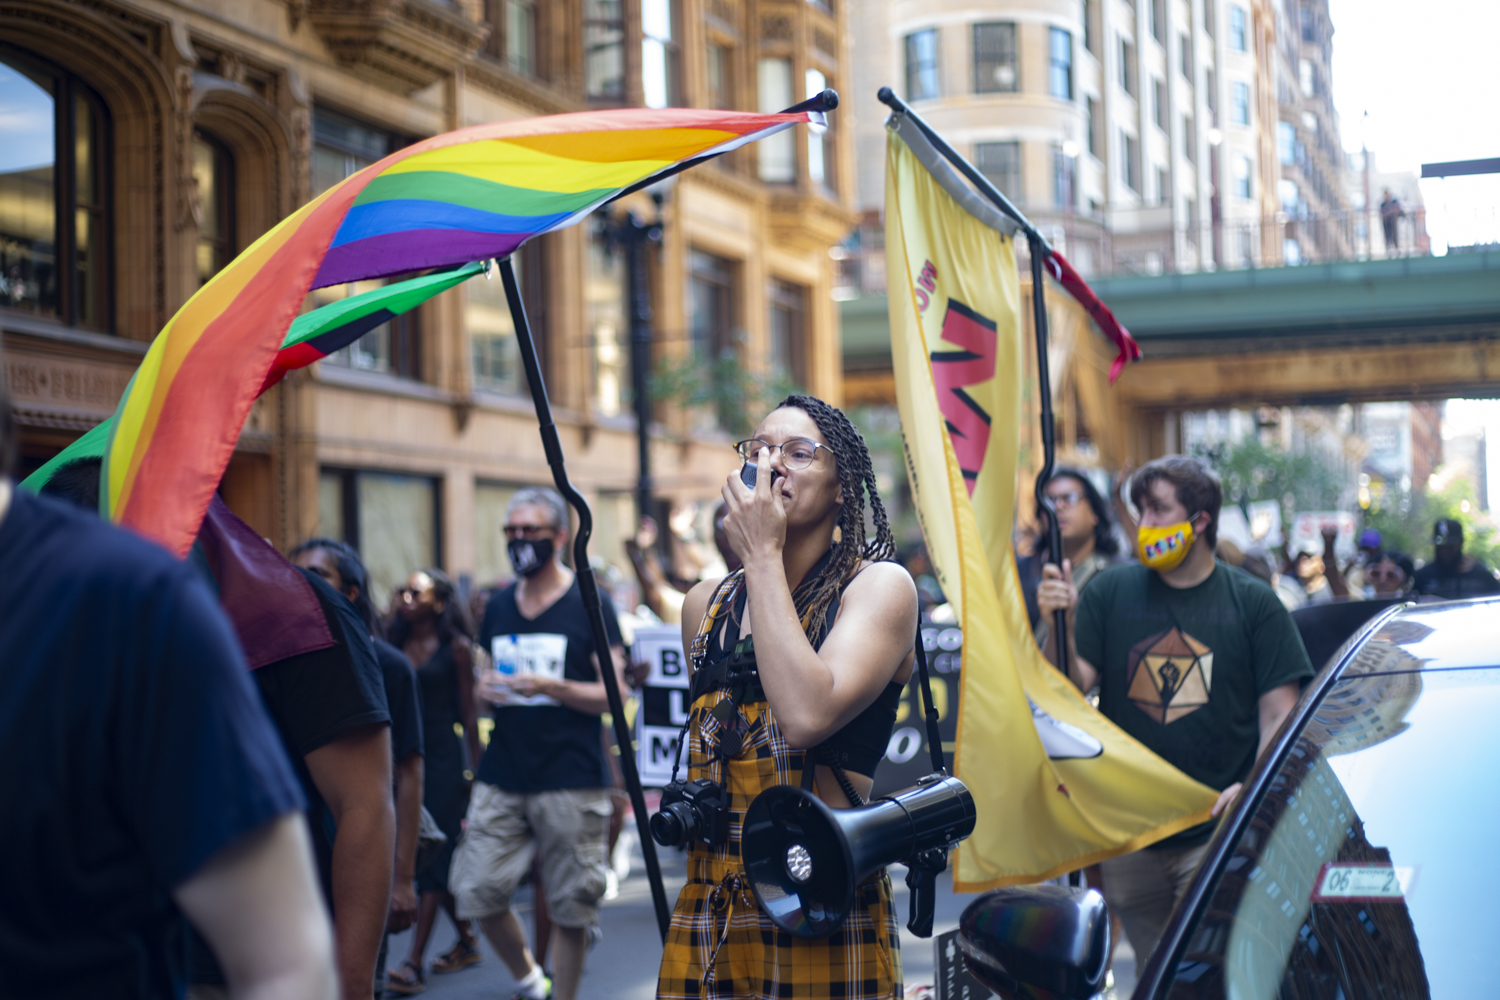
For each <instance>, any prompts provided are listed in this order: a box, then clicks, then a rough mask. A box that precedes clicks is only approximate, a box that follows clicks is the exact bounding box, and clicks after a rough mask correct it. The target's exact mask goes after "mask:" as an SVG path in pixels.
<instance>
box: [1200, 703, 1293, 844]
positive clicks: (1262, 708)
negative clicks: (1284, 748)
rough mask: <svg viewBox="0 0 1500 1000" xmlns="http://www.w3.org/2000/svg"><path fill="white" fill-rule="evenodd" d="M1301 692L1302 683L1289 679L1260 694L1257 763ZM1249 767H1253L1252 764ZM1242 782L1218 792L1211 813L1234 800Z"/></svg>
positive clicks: (1214, 813)
mask: <svg viewBox="0 0 1500 1000" xmlns="http://www.w3.org/2000/svg"><path fill="white" fill-rule="evenodd" d="M1301 694H1302V685H1301V684H1299V683H1297V682H1296V681H1290V682H1288V683H1286V684H1282V685H1280V686H1278V687H1273V688H1272V689H1271V690H1269V691H1267V692H1266V693H1265V694H1263V695H1261V696H1260V700H1259V701H1258V702H1257V710H1258V712H1259V715H1260V744H1259V745H1258V746H1257V747H1256V749H1255V760H1256V762H1257V763H1259V762H1260V759H1261V757H1263V756H1265V752H1266V747H1268V746H1270V745H1271V737H1273V736H1275V735H1276V731H1277V730H1278V729H1280V728H1281V724H1282V723H1283V722H1285V721H1286V717H1287V716H1288V715H1290V714H1292V709H1293V708H1295V707H1296V705H1297V699H1298V697H1300V696H1301ZM1251 767H1252V768H1253V767H1254V765H1251ZM1243 784H1244V783H1243V782H1240V781H1236V782H1235V783H1234V784H1232V785H1230V786H1229V787H1228V788H1226V789H1224V790H1223V791H1222V792H1220V793H1219V798H1218V801H1216V802H1215V803H1214V807H1213V815H1215V816H1217V815H1219V814H1220V813H1222V812H1223V811H1224V810H1225V809H1226V808H1227V807H1228V806H1229V804H1230V803H1231V802H1233V801H1234V798H1235V796H1237V795H1239V794H1240V788H1241V786H1242V785H1243Z"/></svg>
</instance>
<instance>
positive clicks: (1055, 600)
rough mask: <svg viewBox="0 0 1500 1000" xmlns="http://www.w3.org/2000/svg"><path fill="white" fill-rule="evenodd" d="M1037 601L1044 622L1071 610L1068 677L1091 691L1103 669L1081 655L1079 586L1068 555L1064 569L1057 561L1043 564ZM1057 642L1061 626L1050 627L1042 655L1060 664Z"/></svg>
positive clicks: (1069, 615)
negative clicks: (1058, 629) (1074, 580)
mask: <svg viewBox="0 0 1500 1000" xmlns="http://www.w3.org/2000/svg"><path fill="white" fill-rule="evenodd" d="M1036 605H1037V608H1038V609H1039V610H1040V611H1041V613H1042V621H1044V622H1049V623H1050V622H1052V621H1053V619H1054V616H1055V615H1056V614H1057V612H1059V611H1066V612H1067V613H1068V619H1067V621H1068V635H1067V642H1068V680H1070V681H1072V682H1073V685H1074V686H1075V687H1076V688H1078V690H1080V691H1082V692H1083V693H1084V694H1088V693H1089V692H1090V691H1092V690H1094V685H1096V684H1098V683H1099V671H1098V670H1097V669H1096V668H1095V667H1094V665H1093V664H1092V663H1090V662H1089V661H1088V660H1086V659H1084V658H1083V657H1081V656H1079V655H1078V629H1077V625H1078V588H1077V587H1075V586H1073V566H1072V563H1070V562H1069V561H1068V560H1067V559H1064V560H1063V564H1062V568H1061V569H1059V568H1058V567H1057V565H1056V564H1055V563H1048V564H1047V565H1045V566H1043V567H1042V582H1041V583H1040V584H1038V585H1037V588H1036ZM1057 642H1058V637H1057V629H1055V628H1053V629H1049V630H1048V635H1047V642H1046V644H1045V645H1044V646H1043V647H1042V655H1043V656H1045V657H1046V658H1047V662H1048V663H1051V664H1052V665H1053V666H1056V665H1057Z"/></svg>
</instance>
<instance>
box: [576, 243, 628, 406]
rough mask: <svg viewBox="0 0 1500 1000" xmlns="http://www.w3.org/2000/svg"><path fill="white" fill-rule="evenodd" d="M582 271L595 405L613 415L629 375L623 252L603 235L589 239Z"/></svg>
mask: <svg viewBox="0 0 1500 1000" xmlns="http://www.w3.org/2000/svg"><path fill="white" fill-rule="evenodd" d="M587 263H588V268H587V270H586V271H585V273H584V285H583V306H584V322H585V323H586V324H587V325H588V338H589V345H590V348H591V350H590V353H591V355H592V357H593V369H594V371H593V378H594V406H595V407H596V408H597V409H598V412H599V413H601V414H603V415H605V416H608V417H612V416H615V415H616V414H618V413H619V412H620V409H621V404H622V402H623V400H624V398H625V385H626V381H627V379H628V378H629V372H628V367H627V362H628V361H629V354H630V320H629V309H628V306H627V304H626V288H625V255H624V253H611V252H610V248H609V246H608V244H607V243H606V241H605V238H604V234H603V233H601V232H598V231H597V230H596V231H595V232H594V233H593V236H592V238H591V239H590V240H589V249H588V262H587Z"/></svg>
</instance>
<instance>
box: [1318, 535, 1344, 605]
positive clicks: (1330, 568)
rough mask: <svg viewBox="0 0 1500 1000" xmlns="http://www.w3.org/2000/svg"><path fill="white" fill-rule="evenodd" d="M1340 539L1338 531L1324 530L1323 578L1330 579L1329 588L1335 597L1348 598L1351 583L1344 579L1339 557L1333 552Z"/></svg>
mask: <svg viewBox="0 0 1500 1000" xmlns="http://www.w3.org/2000/svg"><path fill="white" fill-rule="evenodd" d="M1338 537H1339V533H1338V531H1337V530H1328V529H1326V528H1325V529H1324V530H1323V576H1325V577H1326V578H1327V579H1328V588H1329V589H1330V590H1332V591H1333V596H1334V597H1348V596H1349V582H1348V581H1347V580H1345V579H1344V571H1343V570H1342V569H1340V568H1339V557H1338V555H1337V554H1336V553H1335V552H1334V551H1333V545H1334V542H1335V541H1336V540H1337V539H1338Z"/></svg>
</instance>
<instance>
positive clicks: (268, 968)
mask: <svg viewBox="0 0 1500 1000" xmlns="http://www.w3.org/2000/svg"><path fill="white" fill-rule="evenodd" d="M172 899H173V900H174V901H175V902H176V903H177V906H178V908H179V909H181V910H182V912H183V914H184V915H185V916H186V917H187V918H188V920H189V921H190V922H191V923H192V925H193V926H194V927H195V928H197V930H198V933H200V934H202V935H203V938H204V940H205V941H207V942H208V945H209V947H210V948H211V949H212V950H213V953H214V954H215V955H216V956H217V957H218V960H219V965H220V967H221V968H222V969H223V971H224V978H225V980H226V981H227V983H228V985H229V995H230V997H232V998H233V1000H280V998H283V997H298V998H306V1000H313V998H321V1000H333V998H334V997H336V996H337V995H338V979H337V977H336V975H335V973H334V964H333V929H332V928H331V927H330V926H329V925H328V915H327V911H326V910H324V908H323V901H322V900H321V899H320V898H319V894H318V876H317V871H316V868H315V866H314V864H313V857H312V844H311V843H310V841H309V838H308V835H307V823H306V821H305V820H304V819H303V817H302V814H301V813H288V814H286V815H284V816H281V817H279V818H278V819H274V820H272V821H271V822H270V823H267V824H266V825H265V826H263V827H261V828H260V829H258V830H255V831H252V832H251V833H249V834H246V835H245V836H244V837H241V838H240V839H239V840H237V841H235V842H234V843H232V844H230V845H229V846H228V847H226V848H224V849H223V850H220V851H219V852H217V853H216V854H214V855H213V856H211V857H210V858H209V859H208V861H207V863H205V864H204V865H203V867H201V868H199V869H198V871H197V872H195V873H194V874H193V875H192V876H190V877H189V878H188V879H187V881H185V882H183V883H182V884H180V885H178V886H177V887H176V888H175V889H173V890H172Z"/></svg>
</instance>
